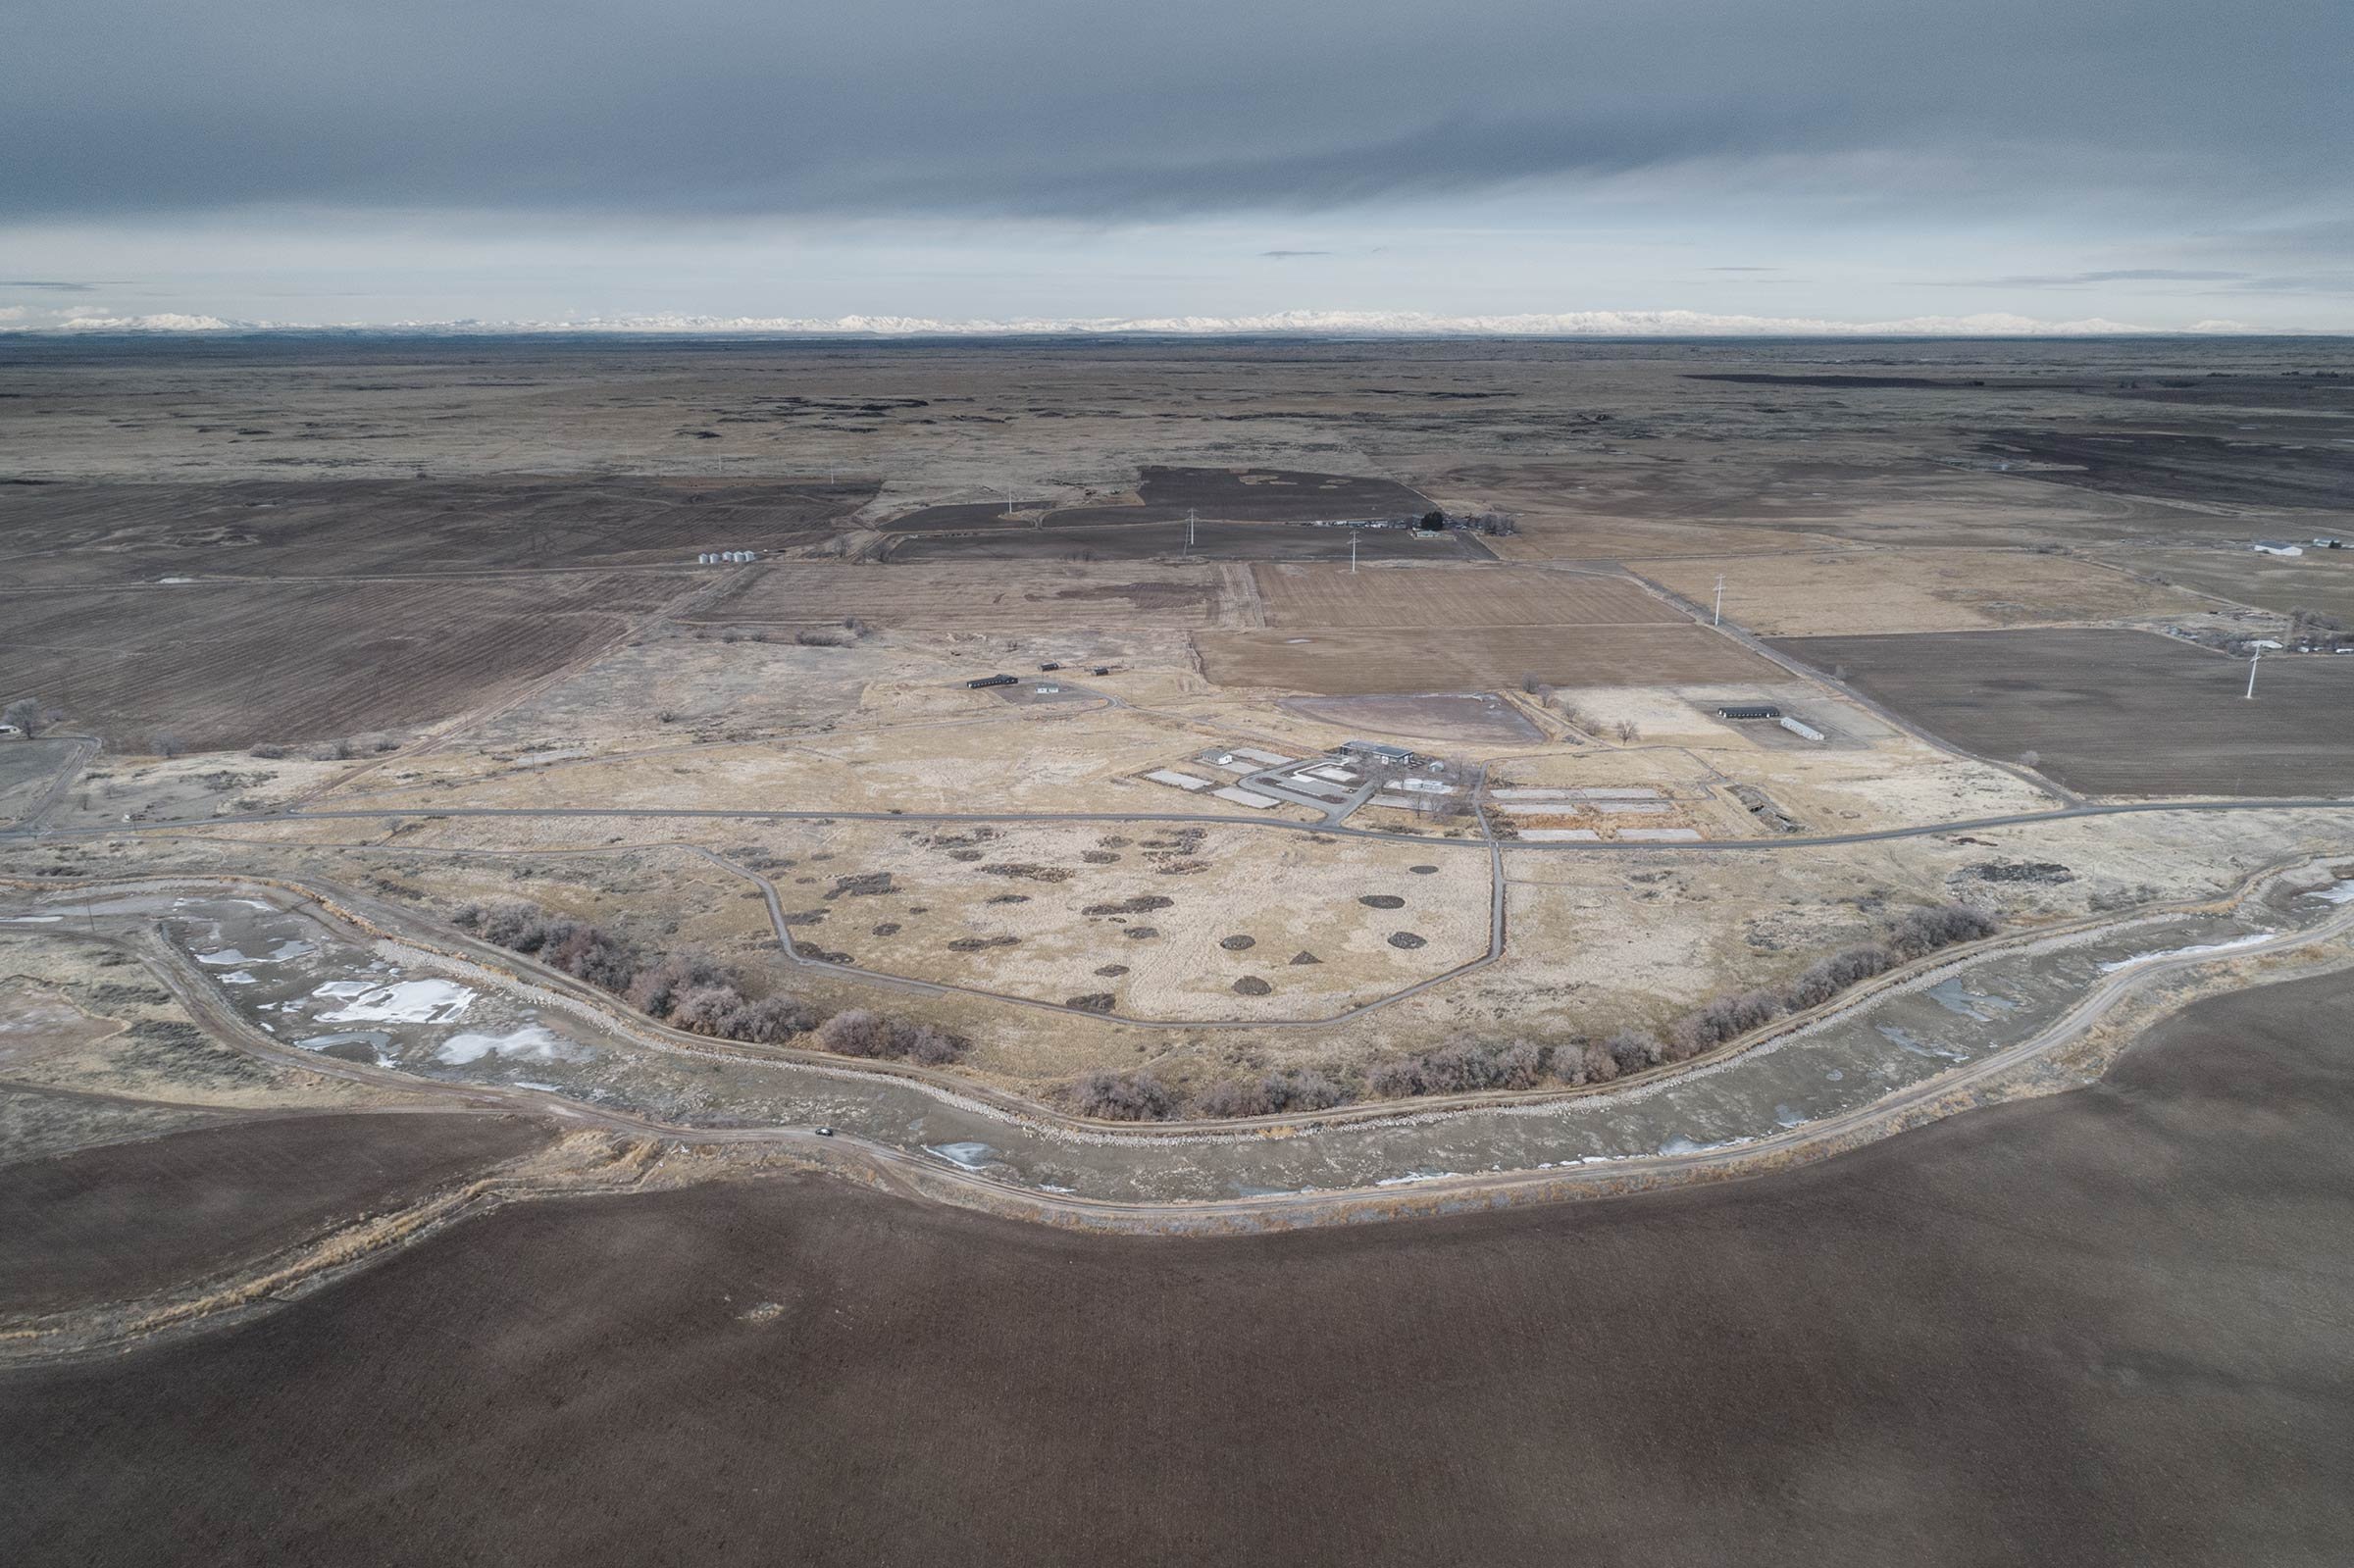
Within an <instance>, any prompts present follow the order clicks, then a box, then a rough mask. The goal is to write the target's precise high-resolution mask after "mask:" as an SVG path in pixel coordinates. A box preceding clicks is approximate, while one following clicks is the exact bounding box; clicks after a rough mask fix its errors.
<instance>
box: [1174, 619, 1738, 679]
mask: <svg viewBox="0 0 2354 1568" xmlns="http://www.w3.org/2000/svg"><path fill="white" fill-rule="evenodd" d="M1194 645H1195V647H1197V648H1198V649H1200V650H1201V654H1202V668H1203V674H1204V675H1206V676H1208V677H1209V679H1210V680H1211V681H1213V682H1215V683H1218V684H1219V685H1225V686H1264V687H1275V688H1278V689H1282V690H1289V691H1301V692H1307V693H1311V694H1316V695H1323V696H1356V695H1362V694H1366V693H1372V692H1382V693H1390V692H1410V691H1462V690H1478V689H1483V688H1485V689H1494V688H1496V687H1499V686H1517V685H1519V684H1520V683H1521V682H1522V679H1523V678H1524V677H1528V676H1534V677H1535V678H1536V679H1537V680H1538V681H1540V682H1544V683H1549V684H1553V685H1561V686H1596V685H1684V684H1698V683H1703V682H1740V681H1762V680H1772V679H1774V678H1776V677H1778V676H1779V675H1780V674H1781V672H1780V671H1778V670H1776V669H1775V667H1774V666H1773V665H1771V664H1769V663H1767V662H1766V660H1764V659H1761V658H1759V657H1758V656H1757V655H1755V654H1753V653H1750V652H1748V651H1746V650H1745V649H1743V648H1742V647H1740V646H1739V645H1738V644H1737V643H1734V642H1731V641H1728V640H1727V639H1725V638H1723V637H1721V636H1718V635H1716V634H1715V633H1714V632H1711V631H1709V630H1708V629H1707V628H1705V627H1696V626H1692V625H1689V624H1687V625H1683V626H1672V625H1665V624H1661V625H1651V626H1642V625H1638V626H1603V627H1593V626H1541V627H1538V626H1522V627H1489V628H1465V629H1462V630H1459V631H1458V630H1454V629H1444V630H1442V629H1421V630H1408V631H1407V632H1405V633H1404V634H1394V633H1391V632H1377V631H1370V630H1355V629H1339V630H1323V629H1319V630H1316V631H1313V632H1305V631H1288V632H1287V631H1280V630H1269V631H1264V632H1224V631H1216V632H1196V633H1195V634H1194Z"/></svg>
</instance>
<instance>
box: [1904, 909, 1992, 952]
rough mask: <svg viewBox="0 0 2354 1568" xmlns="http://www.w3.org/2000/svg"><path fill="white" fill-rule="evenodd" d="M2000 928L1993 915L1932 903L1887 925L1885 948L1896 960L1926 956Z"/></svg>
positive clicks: (1973, 939) (1990, 933)
mask: <svg viewBox="0 0 2354 1568" xmlns="http://www.w3.org/2000/svg"><path fill="white" fill-rule="evenodd" d="M2000 929H2001V928H2000V927H1999V926H1998V925H1996V923H1995V919H1994V917H1993V916H1992V915H1989V914H1987V913H1986V912H1985V911H1984V910H1981V909H1972V908H1971V907H1970V905H1968V904H1932V905H1930V906H1928V907H1927V908H1923V909H1909V910H1907V911H1905V913H1904V914H1902V915H1900V916H1898V917H1897V918H1896V919H1895V920H1894V921H1892V922H1890V923H1889V926H1888V947H1889V950H1890V951H1892V952H1894V953H1895V954H1896V956H1897V957H1899V958H1902V959H1905V960H1908V961H1910V960H1912V959H1916V958H1921V957H1925V956H1926V955H1928V954H1930V953H1933V952H1935V951H1936V950H1937V949H1938V948H1940V947H1951V946H1952V945H1953V944H1954V943H1956V942H1967V941H1976V940H1978V939H1979V938H1981V937H1985V936H1993V935H1994V934H1995V933H1996V932H1997V931H1998V930H2000Z"/></svg>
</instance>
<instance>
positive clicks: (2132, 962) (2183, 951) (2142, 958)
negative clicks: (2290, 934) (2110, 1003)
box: [2101, 931, 2275, 975]
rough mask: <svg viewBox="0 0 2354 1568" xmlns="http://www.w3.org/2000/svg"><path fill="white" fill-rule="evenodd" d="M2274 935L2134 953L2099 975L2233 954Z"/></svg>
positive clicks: (2104, 969) (2264, 934)
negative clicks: (2169, 961)
mask: <svg viewBox="0 0 2354 1568" xmlns="http://www.w3.org/2000/svg"><path fill="white" fill-rule="evenodd" d="M2274 935H2275V934H2274V933H2272V932H2269V931H2260V932H2258V933H2256V934H2255V935H2254V936H2234V937H2232V938H2231V939H2230V940H2229V941H2226V942H2205V943H2202V944H2200V945H2198V946H2195V947H2169V948H2167V949H2165V950H2164V951H2162V952H2155V953H2135V954H2134V955H2133V956H2132V957H2130V958H2120V959H2118V960H2116V961H2115V962H2113V963H2107V964H2103V965H2102V966H2101V973H2102V974H2104V975H2114V974H2116V973H2117V972H2118V971H2119V970H2121V969H2131V968H2133V967H2135V966H2136V965H2139V964H2154V963H2156V962H2158V961H2159V960H2160V959H2162V958H2204V957H2206V956H2207V955H2208V954H2209V953H2228V952H2235V951H2237V950H2238V949H2240V948H2242V947H2253V946H2255V945H2256V944H2257V943H2259V942H2268V941H2271V940H2272V939H2273V936H2274Z"/></svg>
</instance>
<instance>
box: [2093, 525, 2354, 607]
mask: <svg viewBox="0 0 2354 1568" xmlns="http://www.w3.org/2000/svg"><path fill="white" fill-rule="evenodd" d="M2345 532H2346V533H2347V534H2349V535H2354V526H2349V527H2348V528H2347V529H2346V530H2345ZM2337 534H2338V530H2337V529H2335V528H2328V529H2325V530H2324V531H2323V536H2326V537H2335V536H2337ZM2294 537H2295V539H2296V541H2297V542H2300V543H2304V544H2305V553H2304V554H2303V555H2300V556H2277V555H2259V554H2257V553H2256V552H2255V551H2254V550H2252V549H2247V548H2232V549H2213V548H2210V549H2203V550H2132V551H2126V550H2119V551H2115V552H2112V553H2111V554H2110V555H2109V556H2108V559H2109V560H2110V561H2111V562H2112V563H2113V564H2114V565H2116V566H2118V567H2120V568H2121V569H2124V570H2126V571H2130V572H2135V573H2138V574H2141V575H2143V576H2146V577H2152V578H2163V579H2164V580H2165V581H2167V582H2171V583H2174V584H2175V586H2176V587H2177V588H2178V589H2180V590H2182V591H2185V592H2188V593H2195V594H2201V595H2213V596H2214V597H2215V598H2218V599H2222V600H2225V601H2227V602H2229V603H2236V604H2252V605H2256V606H2258V607H2260V608H2263V609H2267V610H2274V611H2277V612H2278V613H2280V614H2282V615H2287V614H2290V613H2292V612H2294V611H2297V610H2312V611H2316V612H2319V613H2320V614H2322V615H2328V616H2335V617H2336V618H2337V619H2338V620H2339V621H2341V622H2344V623H2345V624H2346V625H2348V626H2354V548H2349V549H2338V550H2325V549H2317V548H2314V547H2313V546H2312V545H2311V544H2310V542H2308V541H2309V539H2310V538H2311V537H2312V535H2311V534H2310V533H2306V534H2297V535H2295V536H2294Z"/></svg>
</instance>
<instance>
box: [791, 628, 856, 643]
mask: <svg viewBox="0 0 2354 1568" xmlns="http://www.w3.org/2000/svg"><path fill="white" fill-rule="evenodd" d="M857 640H858V634H857V633H856V632H844V631H841V630H838V629H837V628H834V627H803V628H802V629H801V630H800V631H798V632H794V633H793V641H795V642H797V643H799V644H800V645H801V646H802V647H804V648H846V647H848V646H849V645H850V644H851V643H853V642H855V641H857Z"/></svg>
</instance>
